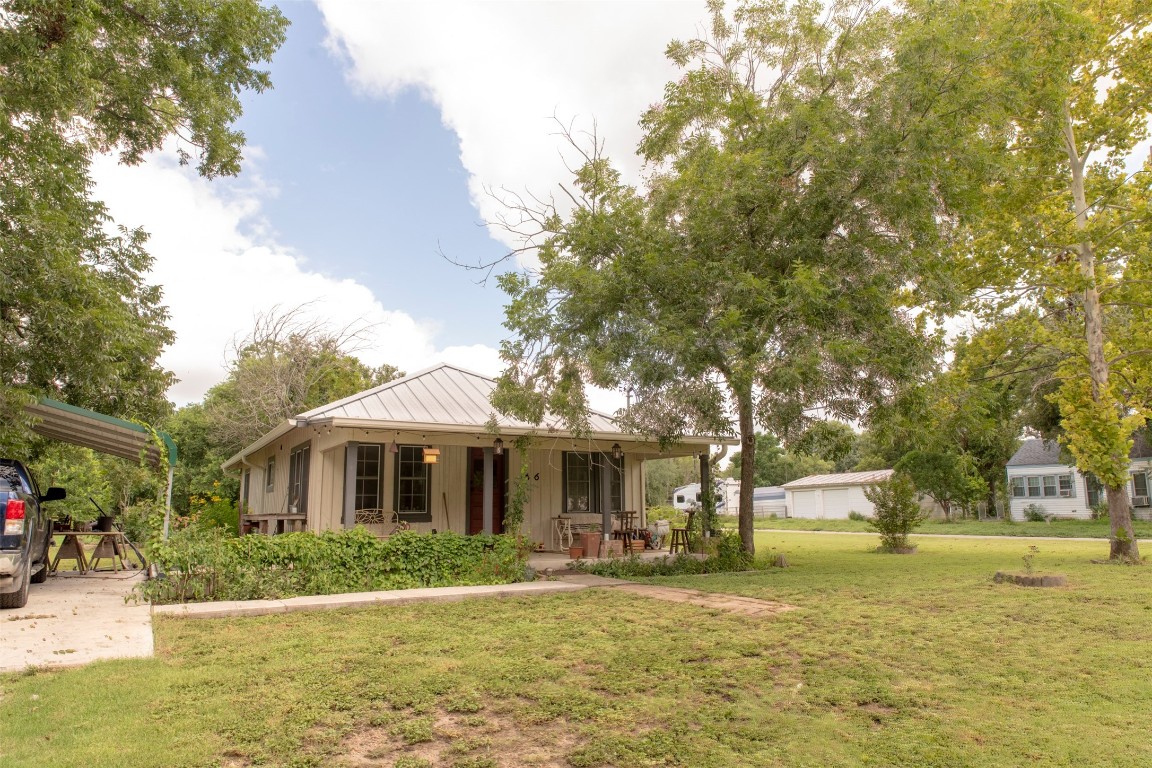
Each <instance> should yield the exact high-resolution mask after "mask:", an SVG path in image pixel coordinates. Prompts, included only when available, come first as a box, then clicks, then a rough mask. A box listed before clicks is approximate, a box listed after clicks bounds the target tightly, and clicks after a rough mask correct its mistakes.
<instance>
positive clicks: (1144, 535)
mask: <svg viewBox="0 0 1152 768" xmlns="http://www.w3.org/2000/svg"><path fill="white" fill-rule="evenodd" d="M717 519H718V521H719V523H720V526H721V527H722V528H731V529H735V528H736V518H735V517H731V516H727V515H725V516H721V517H718V518H717ZM755 525H756V528H757V530H780V531H839V532H872V529H871V528H870V527H869V526H868V522H867V521H865V520H807V519H802V518H796V517H789V518H783V517H780V518H774V517H756V518H755ZM1132 527H1133V528H1134V529H1135V531H1136V536H1137V538H1141V539H1148V538H1152V522H1150V521H1148V520H1133V521H1132ZM916 532H917V533H932V534H942V535H946V536H1058V537H1060V538H1096V539H1106V538H1108V521H1107V520H1053V521H1052V522H1051V523H1030V522H1019V523H1005V522H1003V521H1000V520H983V521H981V520H957V521H956V522H953V523H946V522H944V521H943V520H927V521H925V522H924V523H923V524H922V525H921V526H920V527H919V528H917V529H916Z"/></svg>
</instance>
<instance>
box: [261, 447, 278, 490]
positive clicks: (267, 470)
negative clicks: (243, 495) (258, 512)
mask: <svg viewBox="0 0 1152 768" xmlns="http://www.w3.org/2000/svg"><path fill="white" fill-rule="evenodd" d="M274 490H276V457H275V456H269V457H268V463H267V464H265V465H264V492H265V493H272V491H274Z"/></svg>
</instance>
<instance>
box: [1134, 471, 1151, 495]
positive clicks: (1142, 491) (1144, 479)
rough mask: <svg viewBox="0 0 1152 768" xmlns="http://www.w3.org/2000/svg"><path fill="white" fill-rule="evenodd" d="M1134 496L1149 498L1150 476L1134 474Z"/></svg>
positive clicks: (1141, 473)
mask: <svg viewBox="0 0 1152 768" xmlns="http://www.w3.org/2000/svg"><path fill="white" fill-rule="evenodd" d="M1132 495H1133V496H1147V495H1148V475H1146V474H1145V473H1143V472H1133V473H1132Z"/></svg>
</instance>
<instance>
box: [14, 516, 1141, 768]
mask: <svg viewBox="0 0 1152 768" xmlns="http://www.w3.org/2000/svg"><path fill="white" fill-rule="evenodd" d="M760 542H761V548H762V549H763V550H765V551H769V550H771V549H772V548H776V549H777V551H784V552H787V553H788V558H789V561H790V562H791V564H792V565H791V567H790V568H788V569H786V570H778V569H773V570H770V571H766V572H762V573H754V574H717V575H706V576H691V577H674V578H663V579H658V580H655V581H657V582H659V583H662V584H670V585H680V586H686V587H692V588H696V589H704V590H710V591H720V592H731V593H738V594H743V595H749V596H754V597H763V598H767V599H771V600H777V601H782V602H785V603H789V604H791V605H794V606H797V610H793V611H790V612H787V613H782V614H779V615H775V616H773V617H771V618H750V617H744V616H738V615H733V614H728V613H723V612H719V611H709V610H705V609H701V608H696V607H693V606H689V605H682V604H675V603H668V602H660V601H654V600H645V599H639V598H637V597H635V596H632V595H627V594H624V593H620V592H613V591H612V590H587V591H584V592H579V593H573V594H562V595H553V596H547V597H539V598H524V599H515V600H486V601H472V602H461V603H454V604H425V605H411V606H405V607H394V608H388V609H371V610H363V611H355V612H342V613H313V614H292V615H286V616H285V615H280V616H266V617H259V618H249V619H234V620H199V621H197V620H179V619H165V620H160V621H158V622H157V625H156V636H157V647H158V657H157V658H155V659H151V660H141V661H117V662H105V663H99V664H94V665H91V666H89V667H86V668H83V669H77V670H69V671H59V672H37V673H36V674H32V675H26V676H10V677H7V678H0V734H3V738H2V740H0V755H2V756H3V761H2V762H3V764H4V765H5V766H6V768H17V767H18V766H42V765H46V764H52V765H117V766H125V767H126V768H127V767H130V766H201V765H203V766H208V765H223V766H244V765H283V766H312V765H349V766H398V767H400V768H405V767H407V768H414V767H415V766H429V765H435V766H456V767H457V768H465V767H467V766H470V767H471V768H480V767H481V766H522V765H537V766H554V767H556V768H563V767H566V766H572V767H575V768H579V767H580V766H618V767H619V768H630V767H632V766H637V767H639V766H658V765H664V766H693V767H708V766H716V767H717V768H719V767H720V766H725V767H727V766H749V767H751V766H777V765H778V766H828V765H840V766H858V765H902V766H963V765H972V766H1017V765H1020V766H1023V765H1044V766H1084V765H1099V766H1144V765H1149V764H1152V726H1150V725H1149V720H1148V713H1149V712H1152V654H1149V652H1148V638H1150V637H1152V573H1150V572H1149V570H1148V567H1131V566H1112V565H1093V564H1091V563H1090V562H1089V559H1090V558H1093V557H1100V556H1103V555H1104V554H1106V546H1105V544H1104V543H1103V542H1039V543H1038V544H1037V546H1038V547H1039V550H1040V551H1039V554H1037V555H1036V560H1035V567H1036V569H1037V570H1038V571H1058V572H1061V573H1064V574H1066V575H1067V576H1068V577H1069V586H1068V587H1066V588H1061V589H1029V588H1024V587H1017V586H1008V585H997V584H993V583H992V580H991V577H992V575H993V573H994V572H995V571H996V570H997V569H1018V568H1020V567H1021V566H1022V562H1021V558H1022V556H1024V555H1025V554H1027V552H1028V547H1027V546H1026V545H1025V543H1022V542H1019V541H1009V540H995V539H928V538H922V539H920V540H919V541H918V542H917V543H918V545H919V547H920V551H919V553H918V554H915V555H880V554H875V553H873V552H871V551H869V550H870V548H871V547H874V546H875V543H876V542H875V540H873V539H872V538H870V537H860V536H819V535H810V534H802V533H788V534H762V535H761V536H760ZM422 761H423V762H422Z"/></svg>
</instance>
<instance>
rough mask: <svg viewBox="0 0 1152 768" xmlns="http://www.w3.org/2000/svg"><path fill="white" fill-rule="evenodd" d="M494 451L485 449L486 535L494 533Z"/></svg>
mask: <svg viewBox="0 0 1152 768" xmlns="http://www.w3.org/2000/svg"><path fill="white" fill-rule="evenodd" d="M493 469H494V462H493V461H492V449H491V448H485V449H484V533H492V532H493V531H492V485H493V483H492V474H493Z"/></svg>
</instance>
